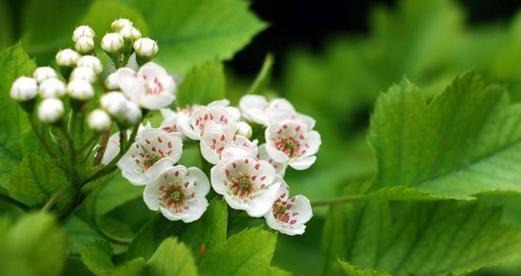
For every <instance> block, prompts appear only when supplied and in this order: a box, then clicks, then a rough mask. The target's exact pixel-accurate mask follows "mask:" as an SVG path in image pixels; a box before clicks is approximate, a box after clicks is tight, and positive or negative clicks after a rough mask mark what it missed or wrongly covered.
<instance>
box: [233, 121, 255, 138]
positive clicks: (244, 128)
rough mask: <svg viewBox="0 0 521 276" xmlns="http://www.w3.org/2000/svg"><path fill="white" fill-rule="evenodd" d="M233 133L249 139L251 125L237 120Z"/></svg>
mask: <svg viewBox="0 0 521 276" xmlns="http://www.w3.org/2000/svg"><path fill="white" fill-rule="evenodd" d="M235 133H237V134H238V135H242V136H244V137H246V138H248V139H249V138H250V137H251V135H252V134H253V130H252V129H251V126H250V125H249V124H248V123H245V122H237V130H236V132H235Z"/></svg>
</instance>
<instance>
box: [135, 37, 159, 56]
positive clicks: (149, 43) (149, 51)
mask: <svg viewBox="0 0 521 276" xmlns="http://www.w3.org/2000/svg"><path fill="white" fill-rule="evenodd" d="M158 50H159V48H158V47H157V43H156V42H155V41H154V40H152V39H150V38H148V37H144V38H140V39H138V40H136V42H134V51H136V54H137V55H138V56H142V57H146V58H153V57H154V56H155V55H156V54H157V51H158Z"/></svg>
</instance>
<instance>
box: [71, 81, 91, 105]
mask: <svg viewBox="0 0 521 276" xmlns="http://www.w3.org/2000/svg"><path fill="white" fill-rule="evenodd" d="M67 92H68V94H69V97H71V98H72V99H74V100H78V101H86V100H89V99H91V98H92V97H94V88H93V87H92V85H91V84H90V83H89V82H87V81H85V80H81V79H73V80H72V81H70V82H69V84H68V85H67Z"/></svg>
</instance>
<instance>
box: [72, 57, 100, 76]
mask: <svg viewBox="0 0 521 276" xmlns="http://www.w3.org/2000/svg"><path fill="white" fill-rule="evenodd" d="M78 66H85V67H90V69H92V70H93V71H94V72H96V74H101V72H102V71H103V65H101V61H100V60H99V58H97V57H95V56H90V55H87V56H82V57H81V58H80V59H79V60H78Z"/></svg>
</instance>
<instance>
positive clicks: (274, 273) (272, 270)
mask: <svg viewBox="0 0 521 276" xmlns="http://www.w3.org/2000/svg"><path fill="white" fill-rule="evenodd" d="M267 275H268V276H291V275H292V274H291V272H288V271H285V270H282V269H280V268H278V267H275V266H270V267H269V268H268V274H267Z"/></svg>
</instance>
